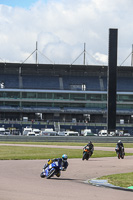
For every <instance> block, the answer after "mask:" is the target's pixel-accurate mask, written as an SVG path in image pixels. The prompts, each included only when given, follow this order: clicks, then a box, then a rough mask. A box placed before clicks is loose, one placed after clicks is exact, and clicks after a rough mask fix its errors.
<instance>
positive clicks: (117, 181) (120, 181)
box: [98, 172, 133, 188]
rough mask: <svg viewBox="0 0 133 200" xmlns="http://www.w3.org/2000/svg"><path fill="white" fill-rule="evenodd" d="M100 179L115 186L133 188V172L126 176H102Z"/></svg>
mask: <svg viewBox="0 0 133 200" xmlns="http://www.w3.org/2000/svg"><path fill="white" fill-rule="evenodd" d="M98 179H100V180H101V179H102V180H108V183H111V184H113V185H115V186H119V187H124V188H128V187H130V186H133V172H132V173H125V174H114V175H108V176H102V177H100V178H98Z"/></svg>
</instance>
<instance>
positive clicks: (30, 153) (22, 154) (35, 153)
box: [0, 146, 133, 160]
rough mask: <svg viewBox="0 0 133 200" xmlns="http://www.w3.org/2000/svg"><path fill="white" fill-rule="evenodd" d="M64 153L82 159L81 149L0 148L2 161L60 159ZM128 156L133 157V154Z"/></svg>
mask: <svg viewBox="0 0 133 200" xmlns="http://www.w3.org/2000/svg"><path fill="white" fill-rule="evenodd" d="M64 153H65V154H67V155H68V158H82V150H80V149H63V148H43V147H21V146H15V147H14V146H0V160H33V159H48V158H57V157H60V156H61V155H62V154H64ZM126 155H133V153H128V154H126ZM115 156H116V153H115V151H114V152H112V151H94V154H93V156H92V158H100V157H115Z"/></svg>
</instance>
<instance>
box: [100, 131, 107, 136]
mask: <svg viewBox="0 0 133 200" xmlns="http://www.w3.org/2000/svg"><path fill="white" fill-rule="evenodd" d="M98 135H99V136H107V135H108V132H107V130H100V131H99V132H98Z"/></svg>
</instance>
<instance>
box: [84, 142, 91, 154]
mask: <svg viewBox="0 0 133 200" xmlns="http://www.w3.org/2000/svg"><path fill="white" fill-rule="evenodd" d="M86 147H89V150H90V152H91V156H92V154H93V151H94V145H93V144H92V142H91V141H89V142H88V144H87V145H85V146H84V148H83V149H86Z"/></svg>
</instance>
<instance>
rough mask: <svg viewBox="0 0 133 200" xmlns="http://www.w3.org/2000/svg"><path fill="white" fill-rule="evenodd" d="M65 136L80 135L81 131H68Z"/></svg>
mask: <svg viewBox="0 0 133 200" xmlns="http://www.w3.org/2000/svg"><path fill="white" fill-rule="evenodd" d="M65 136H79V132H75V131H66V132H65Z"/></svg>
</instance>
